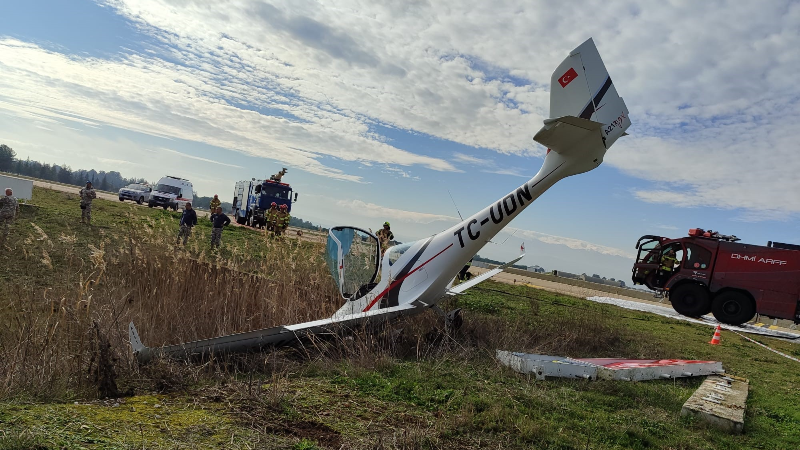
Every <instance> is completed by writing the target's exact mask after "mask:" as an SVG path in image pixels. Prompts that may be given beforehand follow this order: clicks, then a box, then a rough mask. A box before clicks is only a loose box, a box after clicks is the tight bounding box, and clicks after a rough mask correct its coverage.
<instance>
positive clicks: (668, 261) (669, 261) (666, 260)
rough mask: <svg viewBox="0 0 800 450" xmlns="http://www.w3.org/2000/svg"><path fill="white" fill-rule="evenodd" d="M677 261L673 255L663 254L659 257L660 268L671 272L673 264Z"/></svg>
mask: <svg viewBox="0 0 800 450" xmlns="http://www.w3.org/2000/svg"><path fill="white" fill-rule="evenodd" d="M677 262H678V260H677V259H675V257H674V256H666V255H665V256H663V257H662V258H661V270H664V271H666V272H672V269H673V268H674V267H675V264H676V263H677Z"/></svg>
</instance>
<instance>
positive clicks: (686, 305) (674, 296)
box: [669, 284, 711, 317]
mask: <svg viewBox="0 0 800 450" xmlns="http://www.w3.org/2000/svg"><path fill="white" fill-rule="evenodd" d="M669 300H670V301H671V302H672V309H674V310H675V311H677V312H678V313H679V314H683V315H684V316H689V317H700V316H702V315H703V314H708V313H709V311H710V310H711V300H710V299H709V297H708V290H706V288H705V287H703V286H700V285H699V284H683V285H680V286H678V287H677V288H675V290H673V291H672V292H670V294H669Z"/></svg>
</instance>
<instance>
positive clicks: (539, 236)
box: [503, 227, 634, 259]
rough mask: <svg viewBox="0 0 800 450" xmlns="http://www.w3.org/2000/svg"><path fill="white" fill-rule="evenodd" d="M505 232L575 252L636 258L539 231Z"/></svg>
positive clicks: (604, 247) (603, 247)
mask: <svg viewBox="0 0 800 450" xmlns="http://www.w3.org/2000/svg"><path fill="white" fill-rule="evenodd" d="M503 231H504V232H508V233H513V235H514V236H515V237H517V238H520V239H523V240H525V238H527V239H534V240H537V241H540V242H544V243H545V244H554V245H564V246H567V247H569V248H571V249H573V250H584V251H588V252H595V253H600V254H602V255H608V256H621V257H623V258H628V259H633V258H634V255H633V254H632V253H630V252H628V251H625V250H622V249H619V248H614V247H608V246H605V245H600V244H593V243H591V242H587V241H583V240H580V239H574V238H569V237H564V236H554V235H552V234H545V233H540V232H538V231H532V230H523V229H520V228H511V227H507V228H506V229H505V230H503ZM534 256H535V255H534Z"/></svg>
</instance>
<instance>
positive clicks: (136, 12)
mask: <svg viewBox="0 0 800 450" xmlns="http://www.w3.org/2000/svg"><path fill="white" fill-rule="evenodd" d="M372 3H374V2H366V3H360V2H356V1H339V2H331V3H326V4H322V3H316V2H304V1H254V0H235V1H233V0H232V1H229V2H216V3H214V5H213V6H209V5H210V4H208V3H206V2H192V1H186V2H169V1H166V0H108V1H105V0H104V1H97V2H94V1H88V0H86V1H83V0H76V1H70V2H64V1H57V0H51V1H48V0H36V1H27V2H3V3H1V4H0V74H2V76H0V142H3V143H6V144H8V145H10V146H11V147H13V148H14V149H15V150H16V151H17V153H18V154H19V156H20V157H23V158H24V157H28V156H29V157H31V158H32V159H38V160H40V161H45V162H50V163H58V164H62V163H66V164H68V165H71V166H72V167H76V168H78V167H80V168H97V169H104V170H118V171H120V172H121V173H122V174H123V175H125V176H137V177H138V176H142V177H146V178H148V179H151V180H156V179H157V178H159V177H160V176H162V175H165V174H172V175H180V176H183V177H186V178H189V179H191V180H192V181H193V182H194V185H195V186H196V189H197V190H198V192H199V193H200V194H201V195H210V194H214V193H217V194H220V195H221V196H222V197H223V198H226V197H230V196H231V195H232V193H231V192H232V189H233V184H234V183H235V181H237V180H240V179H249V178H251V177H263V176H265V175H268V174H271V173H274V172H276V171H277V170H279V169H280V167H283V166H285V167H288V168H289V174H288V175H287V178H286V180H287V181H289V182H291V183H292V185H293V186H294V188H295V190H296V191H297V192H299V193H300V201H299V202H298V204H297V205H296V207H295V208H296V209H294V212H295V213H296V215H298V216H300V217H302V218H305V219H307V220H312V221H314V222H317V223H321V224H323V225H334V224H354V225H359V226H362V227H372V228H376V227H378V225H379V224H380V223H382V222H383V221H384V220H389V221H391V222H392V224H393V229H394V230H395V234H396V235H397V237H398V238H399V239H401V240H412V239H418V238H421V237H424V236H426V235H429V234H432V233H435V232H437V231H440V230H442V229H444V228H447V227H448V226H449V225H451V224H452V223H453V221H454V220H455V219H454V218H455V217H457V215H458V214H457V212H456V210H455V207H454V206H453V204H452V201H451V200H450V196H449V195H448V190H449V191H450V193H452V196H453V199H454V200H455V202H456V203H457V204H458V207H459V209H460V210H461V212H462V214H466V215H468V214H471V213H473V212H474V211H476V210H478V209H480V208H483V207H485V206H486V205H487V204H489V203H490V202H493V201H495V200H497V198H499V197H501V196H502V195H504V194H505V193H507V192H508V191H510V190H512V189H514V188H516V187H517V186H519V185H520V184H522V183H523V182H524V181H525V180H526V179H528V178H529V177H531V176H533V175H534V174H535V173H536V171H537V170H538V169H539V167H540V166H541V156H542V154H543V149H542V148H541V147H540V146H538V145H537V144H535V143H534V142H533V141H532V136H533V135H534V134H535V133H536V131H537V130H538V129H539V128H540V127H541V124H542V119H543V118H544V117H547V114H548V110H549V103H548V98H549V97H548V93H549V80H550V75H551V73H552V71H553V69H554V68H555V67H556V66H557V65H558V63H559V62H560V61H561V60H562V59H563V58H564V57H565V56H566V55H567V54H568V53H569V51H570V50H572V49H573V48H574V47H576V46H577V45H579V44H580V43H581V42H583V41H584V40H586V39H587V38H589V37H593V38H594V40H595V43H596V44H597V46H598V48H599V50H600V53H601V55H602V56H603V58H604V60H605V63H606V65H607V67H608V69H609V72H610V74H611V76H612V78H613V79H614V81H615V85H616V87H617V90H618V92H619V93H620V94H621V95H622V96H623V97H624V98H625V100H626V103H627V105H628V108H629V110H630V115H631V119H632V122H633V126H632V127H631V128H630V129H629V130H628V132H629V133H630V136H628V137H626V138H624V139H621V140H620V141H619V142H618V143H616V144H615V145H614V147H613V148H612V149H611V151H610V152H609V153H608V155H607V156H606V160H605V163H604V164H603V165H602V166H601V167H600V168H598V169H597V170H595V171H593V172H590V173H587V174H583V175H579V176H575V177H571V178H568V179H566V180H563V181H561V182H559V183H558V184H557V185H556V186H555V187H553V188H552V189H551V190H550V191H548V192H547V193H546V194H545V195H543V196H542V197H541V198H540V199H538V200H537V201H536V202H535V203H534V204H533V205H532V206H531V207H530V208H529V209H528V210H526V211H525V212H524V214H522V215H521V216H520V217H519V218H518V219H516V220H515V221H514V222H513V223H512V225H511V226H512V227H513V228H514V229H517V231H516V232H515V234H514V236H513V237H512V238H510V239H508V240H507V241H506V242H505V244H503V245H499V244H488V245H487V247H485V248H484V250H482V251H481V254H482V255H484V256H487V257H492V258H495V259H510V258H512V257H513V256H515V255H516V254H517V252H518V249H519V245H520V243H521V242H523V241H524V242H525V246H526V248H527V250H528V257H527V258H526V259H525V261H524V263H527V264H529V265H533V264H539V265H542V266H544V267H545V268H547V269H559V270H562V271H570V272H577V273H581V272H587V273H599V274H601V275H605V276H608V277H615V278H621V279H624V280H628V279H629V270H630V265H631V264H632V260H631V259H630V258H631V256H632V255H633V245H634V243H635V242H636V239H637V238H638V237H639V236H641V235H644V234H662V235H667V236H679V235H683V234H684V233H685V232H686V230H687V229H688V228H692V227H704V228H712V229H715V230H720V231H722V232H724V233H726V234H736V235H739V236H740V237H742V238H743V239H744V240H745V241H748V242H753V243H758V244H763V243H765V242H766V241H767V240H775V241H783V242H791V243H800V226H798V225H797V220H796V219H797V216H798V213H800V194H798V193H800V177H798V176H797V175H796V174H797V173H798V172H799V171H800V152H798V144H797V142H800V140H798V137H800V136H798V134H800V131H799V129H798V127H797V126H796V123H797V122H798V120H800V107H799V106H798V105H800V103H798V99H800V87H798V86H799V85H798V83H797V82H796V75H795V74H796V73H798V71H800V55H798V52H797V51H796V48H798V46H799V45H800V36H798V31H797V27H796V24H797V23H800V5H799V4H798V2H791V1H774V2H769V3H768V4H764V5H760V4H755V3H751V2H725V1H709V2H703V3H701V4H697V3H696V2H694V3H693V2H688V1H686V2H682V1H674V2H669V4H663V5H655V4H649V5H648V6H646V7H641V6H639V3H638V2H632V1H603V2H599V1H598V2H595V1H584V2H577V3H575V4H570V5H553V4H552V2H544V1H530V2H518V1H514V2H510V1H509V2H502V1H501V2H469V1H460V2H452V3H448V2H433V3H427V2H393V3H392V4H388V5H379V4H372ZM748 3H751V4H748ZM576 5H577V6H576ZM505 237H506V235H501V237H500V238H499V239H498V241H499V242H502V241H503V240H504V239H505Z"/></svg>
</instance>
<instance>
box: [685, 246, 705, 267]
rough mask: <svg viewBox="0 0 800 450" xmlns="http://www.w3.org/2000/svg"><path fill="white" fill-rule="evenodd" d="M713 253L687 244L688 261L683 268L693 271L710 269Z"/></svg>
mask: <svg viewBox="0 0 800 450" xmlns="http://www.w3.org/2000/svg"><path fill="white" fill-rule="evenodd" d="M710 263H711V252H710V251H708V250H706V249H704V248H703V247H700V246H697V245H695V244H686V261H685V262H684V263H683V267H684V268H686V269H692V270H705V269H708V266H709V264H710Z"/></svg>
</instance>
